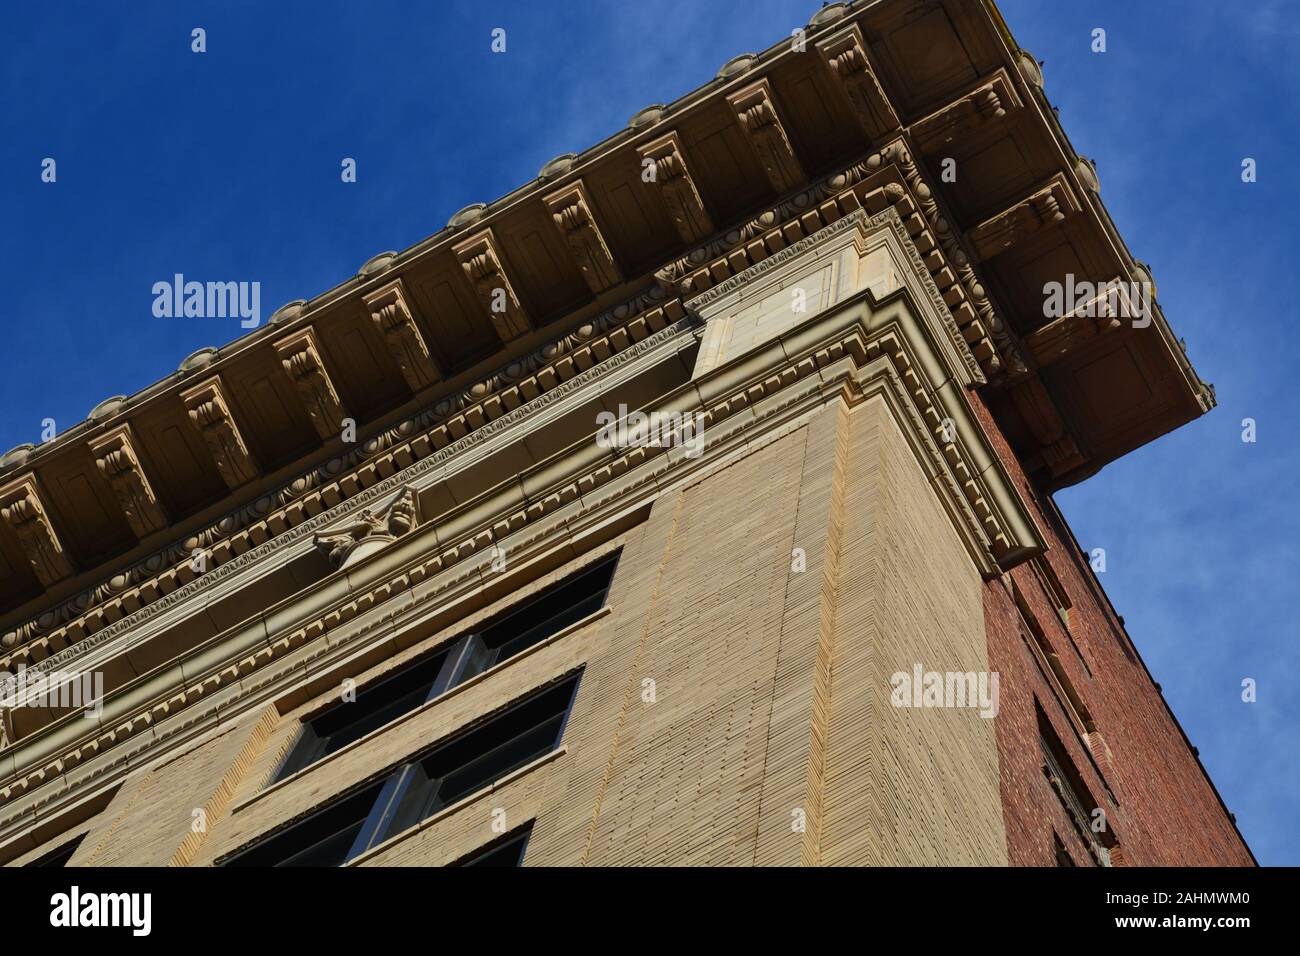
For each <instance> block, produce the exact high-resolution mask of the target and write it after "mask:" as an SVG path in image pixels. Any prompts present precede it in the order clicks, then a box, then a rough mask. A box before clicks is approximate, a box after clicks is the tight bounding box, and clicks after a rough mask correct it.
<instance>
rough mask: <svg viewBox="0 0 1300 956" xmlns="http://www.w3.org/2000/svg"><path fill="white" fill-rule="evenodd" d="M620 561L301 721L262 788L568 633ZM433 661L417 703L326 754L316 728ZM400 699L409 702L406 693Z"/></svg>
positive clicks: (596, 604)
mask: <svg viewBox="0 0 1300 956" xmlns="http://www.w3.org/2000/svg"><path fill="white" fill-rule="evenodd" d="M621 556H622V549H621V548H619V549H617V550H615V551H614V552H613V553H611V554H608V555H605V556H603V557H601V558H598V559H597V560H595V561H593V562H592V563H591V564H589V565H587V566H586V567H583V568H579V569H578V570H576V571H574V572H573V573H572V574H569V575H567V576H566V577H564V578H563V579H561V580H559V581H557V582H555V583H554V584H552V585H551V586H550V587H547V588H542V589H540V590H539V591H538V592H537V593H536V594H533V595H531V596H530V597H529V598H527V599H525V600H524V602H523V603H521V604H519V605H517V606H514V607H510V608H507V609H505V610H503V611H502V612H500V613H499V614H497V615H494V616H493V617H491V618H489V619H488V620H487V621H485V622H484V623H483V624H481V625H480V626H479V627H477V628H475V629H474V630H472V631H469V632H467V633H464V634H462V635H460V636H459V637H457V638H454V639H452V640H451V641H448V642H447V643H445V644H442V645H440V646H439V647H438V648H437V649H435V650H433V651H431V652H430V653H428V654H426V655H423V656H422V657H420V658H419V659H418V660H415V661H411V662H410V663H408V664H405V665H403V666H401V667H399V668H396V669H395V670H394V671H393V672H392V673H390V674H385V675H383V676H382V677H380V678H379V679H378V680H376V681H375V682H373V683H371V684H369V685H367V686H366V687H364V688H363V689H362V690H361V691H360V693H359V694H358V697H357V700H356V701H351V702H348V701H341V702H339V703H336V704H334V705H333V706H331V707H328V708H326V709H324V710H322V711H320V712H319V713H317V714H315V715H313V716H312V717H311V718H310V719H308V720H303V721H301V723H300V727H299V729H298V733H297V737H296V738H295V740H294V743H293V745H292V746H291V747H290V748H289V749H288V751H287V752H286V753H285V756H284V758H283V759H282V760H281V761H280V763H279V764H278V765H277V766H276V768H275V771H274V772H273V773H272V775H271V778H270V780H269V784H268V785H274V784H277V783H280V782H281V781H283V780H287V779H288V778H289V777H291V776H293V775H294V774H296V773H299V772H301V771H304V770H306V769H308V768H309V767H312V766H314V765H315V764H317V763H319V762H320V761H321V760H323V759H324V758H325V757H327V756H329V755H330V754H332V753H334V752H335V751H338V750H342V749H343V748H344V747H347V746H349V745H350V744H352V743H355V742H356V741H357V740H360V739H362V738H363V737H365V736H367V735H369V734H371V733H376V732H378V731H380V730H382V729H383V728H385V727H388V726H389V725H391V724H393V723H394V722H396V721H397V720H399V719H401V718H402V717H404V716H406V715H407V714H409V713H412V712H414V711H416V710H418V709H419V708H421V707H423V706H425V705H427V704H429V703H431V702H432V701H434V700H436V699H438V698H439V697H441V696H442V695H443V694H445V693H447V691H449V690H452V689H453V688H455V687H458V686H460V685H461V684H463V683H465V682H466V681H468V680H470V679H472V678H474V677H477V676H478V675H479V674H482V673H485V672H487V671H488V670H491V669H492V668H493V667H495V666H497V665H498V664H502V663H504V662H506V661H508V660H513V659H514V658H516V657H518V656H519V655H520V654H523V653H524V652H525V651H527V650H529V649H530V648H532V647H536V646H537V645H538V644H541V643H542V642H544V641H546V640H548V639H549V638H551V637H553V636H554V635H556V634H559V633H560V632H562V631H563V630H564V629H565V628H568V627H572V626H573V625H575V624H577V623H579V622H580V621H582V620H584V619H585V618H588V617H590V616H591V615H593V614H595V613H597V612H598V611H600V610H602V609H603V608H604V607H605V606H606V605H607V604H608V602H609V593H610V591H611V589H612V588H613V584H614V575H615V573H616V572H617V571H618V563H619V559H620V558H621ZM605 571H607V572H608V573H607V575H606V576H605V580H604V584H603V586H602V587H600V588H599V589H597V590H595V591H592V592H591V594H589V595H587V596H585V597H580V598H579V599H578V600H576V601H574V602H572V603H570V604H567V605H564V606H562V607H561V608H560V609H559V610H557V611H555V612H554V613H553V614H551V615H550V616H549V617H548V618H546V619H545V620H543V621H541V622H539V623H537V624H534V625H532V626H531V627H529V628H527V629H525V630H523V631H519V632H515V633H511V631H510V628H509V627H508V625H509V624H510V622H512V621H516V620H519V619H522V618H524V616H525V615H526V614H527V613H528V612H529V611H530V610H533V609H535V608H536V607H537V605H539V604H542V603H544V602H546V601H548V600H554V599H555V598H556V597H557V596H558V595H560V594H563V593H564V592H565V590H566V589H569V588H573V589H575V590H577V588H578V585H579V584H580V583H581V582H582V581H584V580H585V579H588V578H592V577H595V576H597V575H598V574H600V573H601V572H605ZM587 604H593V606H592V607H591V609H590V610H588V611H586V612H584V613H580V614H577V615H574V614H573V612H574V611H575V610H577V609H578V608H580V607H583V606H585V605H587ZM565 617H569V619H568V620H564V621H562V622H561V623H560V624H559V625H558V626H556V627H554V628H553V629H551V630H549V631H548V632H543V633H541V636H539V637H537V638H535V639H534V640H531V641H529V642H528V643H527V644H524V645H522V646H520V647H516V648H515V649H514V650H513V652H511V653H509V654H504V653H503V651H504V649H506V648H508V647H510V646H511V645H512V644H515V643H516V642H517V641H519V640H520V639H521V638H523V637H526V636H528V635H529V634H530V633H531V632H534V631H538V630H539V629H541V628H543V627H544V626H545V625H547V624H550V623H551V622H553V621H555V620H556V619H559V618H565ZM498 630H500V631H503V632H504V633H505V634H506V635H507V636H504V637H502V638H501V639H499V640H498V638H497V635H496V634H494V632H496V631H498ZM489 642H492V643H489ZM439 659H441V661H442V663H441V664H439V665H438V666H437V668H436V674H435V676H434V677H433V680H432V683H430V684H429V686H428V689H427V691H426V692H425V693H424V694H423V697H422V699H420V701H419V702H418V703H416V704H414V705H413V706H411V707H408V708H406V709H404V710H401V711H400V712H398V713H396V714H394V715H393V716H391V717H390V718H389V719H388V720H387V721H385V722H384V723H382V724H379V725H378V726H374V727H370V728H369V729H368V730H366V731H365V732H363V733H361V734H358V735H357V736H355V737H353V738H352V739H351V740H348V741H347V742H346V743H343V744H341V745H340V746H337V747H333V748H331V747H330V746H329V742H330V741H331V740H332V739H334V738H335V737H337V736H338V735H339V733H340V731H336V732H334V733H332V734H326V735H322V734H321V733H320V732H319V730H318V725H319V724H320V723H321V722H322V721H328V720H329V718H330V717H331V716H333V715H335V714H339V713H342V712H343V709H344V708H347V707H355V706H356V704H357V703H358V702H359V701H361V700H363V699H365V698H366V697H367V696H369V695H372V694H375V693H376V692H382V690H383V688H384V687H385V686H390V685H392V684H393V683H395V682H398V681H401V680H403V679H409V676H410V675H411V674H412V673H413V672H418V671H419V670H420V669H421V668H426V667H430V665H432V664H433V663H434V662H435V661H438V660H439ZM431 669H432V668H431ZM418 686H419V685H418V684H417V687H418ZM406 696H409V692H408V695H406ZM399 699H400V698H399ZM383 707H384V705H383V704H381V705H380V706H379V707H377V708H376V710H377V711H382V710H383ZM365 716H366V713H365V712H363V713H362V714H361V715H359V716H358V717H357V718H356V720H354V721H353V722H352V723H351V724H345V725H343V726H344V728H347V727H349V726H353V725H355V724H356V723H360V722H362V721H364V719H365Z"/></svg>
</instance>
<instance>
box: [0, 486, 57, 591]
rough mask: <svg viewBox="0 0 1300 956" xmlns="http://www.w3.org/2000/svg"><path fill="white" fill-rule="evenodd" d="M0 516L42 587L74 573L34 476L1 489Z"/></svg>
mask: <svg viewBox="0 0 1300 956" xmlns="http://www.w3.org/2000/svg"><path fill="white" fill-rule="evenodd" d="M0 517H3V518H4V520H5V523H6V524H8V525H9V527H10V528H11V529H13V532H14V534H15V535H16V536H17V538H18V543H19V545H21V547H22V549H23V553H24V554H25V555H26V556H27V560H28V562H29V563H30V564H31V566H32V570H33V571H35V572H36V577H37V579H38V580H39V581H40V582H41V585H42V586H44V587H47V588H48V587H49V586H50V585H52V584H56V583H58V582H59V581H62V580H63V579H64V578H66V577H69V576H71V574H72V562H71V561H70V560H69V559H68V554H67V552H66V551H65V550H64V547H63V543H62V542H61V541H60V540H59V536H58V534H57V533H56V532H55V530H54V525H53V524H51V523H50V516H49V510H48V509H47V508H46V507H45V504H44V502H43V501H42V500H41V493H40V489H39V488H38V487H37V485H36V476H35V475H32V474H27V475H24V476H23V477H22V478H19V479H17V480H16V481H12V482H10V483H9V484H7V485H5V486H4V487H3V488H0Z"/></svg>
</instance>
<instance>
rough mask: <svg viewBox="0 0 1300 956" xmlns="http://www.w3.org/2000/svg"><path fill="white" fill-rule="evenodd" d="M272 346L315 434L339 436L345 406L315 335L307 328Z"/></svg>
mask: <svg viewBox="0 0 1300 956" xmlns="http://www.w3.org/2000/svg"><path fill="white" fill-rule="evenodd" d="M417 334H418V333H417ZM272 347H273V348H274V349H275V353H276V354H277V355H278V356H280V364H281V365H283V366H284V371H285V374H286V375H288V376H289V381H291V382H293V387H294V388H295V389H296V390H297V392H298V397H299V398H300V399H302V404H303V406H304V407H305V408H306V409H307V417H308V418H310V419H311V424H312V427H313V428H315V429H316V434H317V435H319V436H320V437H321V439H323V440H328V439H330V438H333V437H335V436H337V435H338V434H339V430H340V429H341V428H342V427H343V405H342V403H341V402H339V395H338V392H337V391H336V390H335V389H334V383H333V381H331V380H330V375H329V372H328V371H327V370H326V368H325V362H324V360H323V359H322V358H321V354H320V346H319V345H318V344H317V342H316V333H315V332H313V331H312V329H311V327H310V326H308V327H307V328H305V329H303V330H302V331H301V332H296V333H294V334H293V335H290V336H288V337H287V338H283V339H281V340H280V341H278V342H276V343H275V344H274V345H273V346H272ZM403 372H405V369H403Z"/></svg>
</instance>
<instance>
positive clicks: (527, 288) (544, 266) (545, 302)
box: [492, 199, 591, 327]
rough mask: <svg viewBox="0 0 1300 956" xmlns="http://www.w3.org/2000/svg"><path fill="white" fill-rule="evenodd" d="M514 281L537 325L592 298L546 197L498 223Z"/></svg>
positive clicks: (505, 264) (506, 263)
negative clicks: (547, 204) (556, 225)
mask: <svg viewBox="0 0 1300 956" xmlns="http://www.w3.org/2000/svg"><path fill="white" fill-rule="evenodd" d="M492 231H493V232H494V233H495V234H496V236H497V239H498V241H499V242H500V243H501V254H502V256H503V258H504V260H505V261H503V262H502V263H501V267H502V268H503V269H504V270H505V274H506V276H507V278H509V280H510V285H511V286H512V287H513V288H514V290H515V293H516V294H517V295H518V296H519V299H520V304H521V305H523V307H524V312H525V313H526V314H527V315H528V316H529V317H530V318H531V319H532V320H533V324H534V326H538V327H540V326H542V325H545V324H546V323H548V322H550V321H551V320H552V319H556V318H559V317H560V316H561V315H563V314H564V313H566V312H571V311H573V310H574V309H576V308H578V307H579V306H581V305H582V304H583V303H585V302H587V301H588V300H589V299H590V298H591V290H590V289H589V288H587V283H586V282H584V281H583V278H582V273H581V272H579V271H578V267H577V265H576V264H575V263H574V261H573V256H572V255H571V254H570V253H569V250H568V248H567V247H566V246H565V245H564V240H563V239H562V238H561V236H560V233H559V231H558V230H557V229H556V227H555V223H554V221H553V220H552V218H551V213H550V210H548V209H547V208H546V207H545V206H544V205H542V202H541V200H540V199H538V200H537V201H536V202H533V203H528V204H527V205H526V206H525V207H524V208H523V209H521V210H519V212H518V213H517V214H516V215H515V216H512V217H509V218H508V219H507V220H506V221H505V222H504V223H502V224H500V225H495V226H493V227H492Z"/></svg>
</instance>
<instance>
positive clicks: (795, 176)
mask: <svg viewBox="0 0 1300 956" xmlns="http://www.w3.org/2000/svg"><path fill="white" fill-rule="evenodd" d="M727 102H728V103H729V104H730V105H731V108H732V110H733V111H734V112H735V114H736V121H737V122H738V123H740V128H741V129H742V130H744V131H745V138H746V139H747V140H748V141H749V145H750V146H751V147H752V148H753V150H754V155H755V156H757V157H758V161H759V164H760V165H761V166H762V167H763V172H764V173H765V174H766V175H767V179H768V182H770V183H771V184H772V188H773V189H774V190H776V191H777V192H778V193H783V192H786V191H787V190H790V189H793V188H794V187H795V186H798V185H799V184H800V183H801V182H803V181H804V174H803V168H802V167H801V166H800V165H799V159H798V157H797V156H795V153H794V146H792V145H791V143H790V137H789V136H788V135H786V131H785V127H784V126H783V125H782V123H781V117H780V115H779V114H778V113H777V109H776V100H775V99H774V98H773V96H772V86H771V84H769V83H768V82H767V80H766V79H762V80H759V81H758V82H757V83H751V84H750V85H749V86H747V87H745V88H744V89H742V90H739V91H737V92H735V93H732V94H731V95H729V96H728V97H727Z"/></svg>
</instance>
